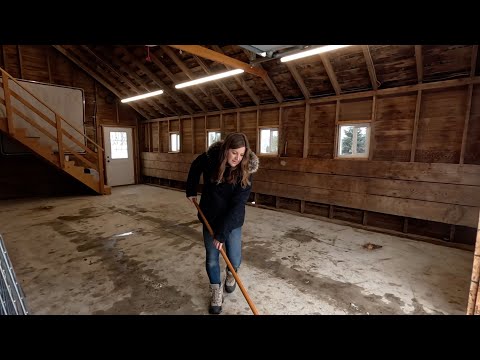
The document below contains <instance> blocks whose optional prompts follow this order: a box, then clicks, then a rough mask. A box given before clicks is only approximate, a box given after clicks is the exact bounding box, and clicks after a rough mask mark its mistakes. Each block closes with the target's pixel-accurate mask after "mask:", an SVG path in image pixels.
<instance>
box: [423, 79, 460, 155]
mask: <svg viewBox="0 0 480 360" xmlns="http://www.w3.org/2000/svg"><path fill="white" fill-rule="evenodd" d="M466 106H467V87H461V88H451V89H447V90H441V91H440V90H430V91H424V92H423V93H422V113H421V115H420V120H419V124H418V137H417V149H416V155H415V161H417V162H428V163H437V162H442V163H458V162H459V159H460V148H461V143H462V135H463V125H464V121H465V109H466Z"/></svg>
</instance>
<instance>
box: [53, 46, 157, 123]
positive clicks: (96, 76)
mask: <svg viewBox="0 0 480 360" xmlns="http://www.w3.org/2000/svg"><path fill="white" fill-rule="evenodd" d="M52 46H53V47H54V48H55V49H57V50H58V51H59V52H60V53H62V54H63V55H64V56H65V57H67V58H68V59H69V60H70V61H72V62H73V63H74V64H75V65H77V66H78V67H80V68H81V69H82V70H83V71H85V72H86V73H87V74H88V75H90V76H91V77H93V78H94V79H95V80H97V81H98V82H99V83H100V84H102V85H103V86H105V87H106V88H107V89H108V90H110V91H111V92H112V93H113V94H115V95H116V96H117V97H118V98H123V97H124V96H123V95H122V94H120V92H119V91H118V90H117V89H115V88H114V87H113V86H111V85H110V84H109V83H108V82H106V81H105V80H104V79H103V78H102V77H101V76H100V75H99V74H98V73H97V72H96V71H94V70H93V69H91V68H90V67H89V66H87V65H85V64H83V63H82V62H81V61H79V60H78V59H77V58H75V57H73V56H72V55H71V54H70V53H69V52H68V51H67V50H66V49H65V48H64V47H63V46H62V45H52ZM127 104H128V105H129V106H131V107H132V108H133V109H134V110H135V111H137V112H138V113H139V114H140V115H142V116H143V117H144V118H145V119H148V118H150V116H149V115H147V114H146V113H145V112H144V111H143V110H141V109H140V108H139V107H138V106H136V105H134V104H132V103H127Z"/></svg>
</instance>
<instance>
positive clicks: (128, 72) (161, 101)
mask: <svg viewBox="0 0 480 360" xmlns="http://www.w3.org/2000/svg"><path fill="white" fill-rule="evenodd" d="M120 50H121V52H122V53H123V54H125V55H127V56H128V58H129V59H130V60H132V64H133V65H134V66H137V67H138V65H137V63H136V62H135V60H134V57H133V55H131V54H129V53H128V52H126V50H125V49H123V48H120ZM119 61H120V62H121V63H123V64H124V66H122V65H121V64H120V63H118V62H117V63H116V64H118V66H119V67H120V68H121V69H124V70H122V71H125V73H127V74H128V75H129V76H131V77H133V78H135V80H136V81H137V82H138V83H139V84H141V85H142V87H143V88H144V89H145V90H147V91H148V92H150V91H152V89H151V88H149V87H148V86H147V85H146V82H145V81H144V80H142V78H141V77H140V76H138V75H137V74H136V72H135V71H133V70H131V69H128V66H129V64H126V63H125V62H124V61H123V60H121V59H119ZM150 80H151V79H150ZM157 85H158V84H157ZM155 90H158V89H155ZM162 90H163V89H162ZM156 99H157V101H158V102H159V103H161V104H162V105H163V106H164V107H166V108H167V109H168V110H169V111H171V112H172V113H173V114H175V115H179V113H178V111H177V110H176V109H175V108H173V107H172V105H170V103H169V102H168V101H167V99H165V97H163V96H159V97H157V98H156Z"/></svg>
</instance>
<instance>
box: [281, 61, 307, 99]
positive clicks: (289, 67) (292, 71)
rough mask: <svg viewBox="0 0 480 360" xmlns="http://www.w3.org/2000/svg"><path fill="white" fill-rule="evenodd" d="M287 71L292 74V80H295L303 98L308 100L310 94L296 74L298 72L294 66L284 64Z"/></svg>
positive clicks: (288, 63)
mask: <svg viewBox="0 0 480 360" xmlns="http://www.w3.org/2000/svg"><path fill="white" fill-rule="evenodd" d="M286 65H287V68H288V70H289V71H290V73H291V74H292V76H293V78H294V79H295V82H296V83H297V85H298V87H299V88H300V90H301V91H302V94H303V97H304V98H305V100H308V99H310V92H309V91H308V89H307V87H306V86H305V83H304V82H303V79H302V77H301V76H300V74H299V73H298V70H297V68H296V66H295V64H292V63H290V62H287V63H286Z"/></svg>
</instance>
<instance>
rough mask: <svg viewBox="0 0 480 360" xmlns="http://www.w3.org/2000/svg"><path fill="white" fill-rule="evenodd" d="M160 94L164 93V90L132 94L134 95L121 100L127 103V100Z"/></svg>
mask: <svg viewBox="0 0 480 360" xmlns="http://www.w3.org/2000/svg"><path fill="white" fill-rule="evenodd" d="M160 94H163V90H157V91H152V92H149V93H146V94H142V95H137V96H132V97H129V98H126V99H123V100H121V101H122V103H126V102H130V101H135V100H140V99H145V98H148V97H150V96H155V95H160Z"/></svg>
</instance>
